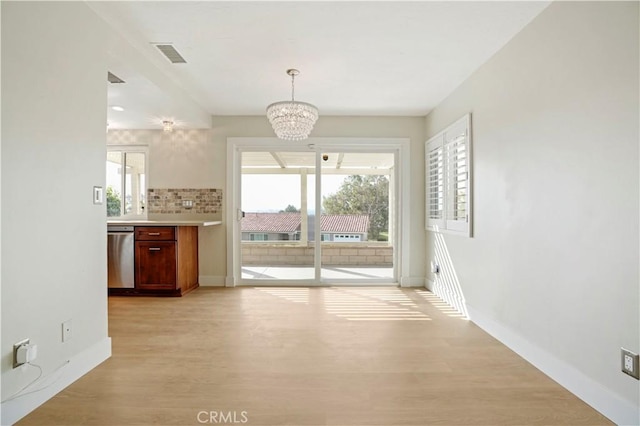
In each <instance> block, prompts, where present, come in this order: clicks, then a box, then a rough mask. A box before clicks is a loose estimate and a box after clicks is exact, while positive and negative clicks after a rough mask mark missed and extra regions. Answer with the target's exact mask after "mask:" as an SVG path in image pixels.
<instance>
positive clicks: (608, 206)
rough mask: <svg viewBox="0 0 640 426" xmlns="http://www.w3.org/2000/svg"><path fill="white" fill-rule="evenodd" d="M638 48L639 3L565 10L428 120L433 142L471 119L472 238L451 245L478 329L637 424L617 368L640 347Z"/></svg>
mask: <svg viewBox="0 0 640 426" xmlns="http://www.w3.org/2000/svg"><path fill="white" fill-rule="evenodd" d="M638 48H639V46H638V3H637V2H624V3H623V2H619V3H618V2H584V3H583V2H556V3H553V4H552V5H551V6H549V7H548V8H547V9H546V10H545V11H543V12H542V13H541V14H540V15H539V16H538V17H537V18H536V19H535V20H534V21H533V22H532V23H531V24H530V25H529V26H527V27H526V28H525V29H524V30H523V31H522V32H521V33H520V34H518V35H517V36H516V37H515V38H514V39H513V40H512V41H511V42H510V43H508V44H507V45H506V46H505V48H503V49H502V50H501V51H500V52H499V53H497V54H496V55H495V56H494V57H493V58H492V59H491V60H490V61H488V62H487V63H486V64H485V65H483V66H482V67H481V68H480V69H479V70H478V71H477V72H476V73H475V74H474V75H472V77H470V78H469V79H468V80H467V81H466V82H465V83H464V84H463V85H461V86H460V87H459V88H458V89H457V90H456V91H454V93H452V94H451V95H450V96H449V97H448V98H447V99H446V100H445V101H444V102H443V103H442V104H441V105H440V106H438V107H437V108H436V109H435V110H434V111H433V112H431V113H430V114H429V115H428V116H427V118H426V136H427V137H430V136H431V135H433V134H435V133H437V132H438V131H440V130H441V129H443V128H444V127H445V126H446V125H448V124H449V123H451V122H453V121H454V120H455V119H457V118H459V117H461V116H462V115H463V114H465V113H467V112H471V113H472V115H473V117H472V122H473V124H472V128H473V144H474V145H473V150H474V165H475V172H474V179H475V181H474V190H475V195H474V197H473V201H474V207H475V212H474V218H473V219H474V221H473V223H474V230H475V231H474V237H473V238H471V239H466V238H460V237H455V236H449V235H444V236H443V241H444V244H445V245H446V249H448V252H449V255H450V257H451V264H452V267H453V268H454V269H455V272H456V273H457V277H458V279H459V286H460V289H461V291H462V293H463V294H464V297H465V299H466V302H467V307H468V308H469V313H470V315H471V318H472V320H474V321H475V322H476V323H478V324H479V325H481V326H482V327H484V328H486V329H487V330H488V331H490V332H492V333H493V334H495V335H496V336H497V337H498V338H500V339H501V340H503V341H504V342H505V343H507V344H508V345H510V346H512V347H513V348H514V349H515V350H516V351H518V352H520V353H521V354H522V355H524V356H525V357H526V358H528V359H529V360H531V361H532V362H533V363H534V364H536V365H537V366H538V367H539V368H541V369H542V370H543V371H546V372H547V373H548V374H550V375H551V376H552V377H553V378H554V379H556V380H557V381H559V382H560V383H561V384H563V385H565V386H566V387H568V388H569V389H570V390H572V391H573V392H574V393H576V394H577V395H578V396H580V397H582V398H583V399H585V400H586V401H587V402H588V403H590V404H591V405H593V406H594V407H595V408H597V409H598V410H600V411H601V412H602V413H603V414H605V415H607V416H609V417H610V418H611V419H612V420H614V421H616V422H618V423H623V424H638V423H639V422H640V419H639V418H638V401H639V382H638V381H636V380H635V379H633V378H630V377H628V376H626V375H624V374H623V373H621V372H620V347H621V346H624V347H626V348H628V349H630V350H633V351H635V352H638V350H640V328H639V321H640V311H639V287H638V283H639V274H638V259H639V248H638V232H639V226H638V218H639V209H638V198H639V197H638V190H639V183H638V182H639V177H638V170H639V167H638V159H639V158H638V140H639V131H638V114H639V108H638V90H639V85H638V60H639V58H638ZM440 238H442V237H440ZM436 243H437V241H436V240H435V239H434V235H433V234H431V233H427V251H428V256H427V261H430V260H431V259H432V258H434V256H435V253H436V252H438V251H439V252H440V253H443V250H442V249H437V248H436ZM445 251H446V250H445ZM442 255H443V254H441V255H440V256H442ZM428 278H429V279H430V280H432V281H433V280H435V283H434V284H432V285H435V286H436V287H438V285H437V284H438V280H440V281H442V280H443V277H442V275H441V276H440V277H438V278H436V277H434V276H433V275H432V274H430V275H429V276H428ZM441 284H442V283H441ZM441 291H443V289H442V288H441Z"/></svg>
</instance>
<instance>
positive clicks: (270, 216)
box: [241, 213, 301, 233]
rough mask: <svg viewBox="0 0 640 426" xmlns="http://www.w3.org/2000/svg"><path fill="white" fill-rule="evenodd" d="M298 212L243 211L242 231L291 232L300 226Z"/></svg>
mask: <svg viewBox="0 0 640 426" xmlns="http://www.w3.org/2000/svg"><path fill="white" fill-rule="evenodd" d="M300 221H301V220H300V213H245V215H244V218H243V219H242V222H241V227H242V231H257V232H283V233H291V232H295V231H296V230H297V229H298V228H300Z"/></svg>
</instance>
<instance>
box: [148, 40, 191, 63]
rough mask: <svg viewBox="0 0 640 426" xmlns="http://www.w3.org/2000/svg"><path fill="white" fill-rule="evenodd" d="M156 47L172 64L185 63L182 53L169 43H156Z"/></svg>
mask: <svg viewBox="0 0 640 426" xmlns="http://www.w3.org/2000/svg"><path fill="white" fill-rule="evenodd" d="M156 47H157V48H158V49H160V51H161V52H162V53H163V54H164V56H166V57H167V59H169V60H170V61H171V62H172V63H174V64H186V63H187V61H185V60H184V58H183V57H182V55H180V54H179V53H178V51H177V50H176V49H175V47H173V46H172V45H170V44H156Z"/></svg>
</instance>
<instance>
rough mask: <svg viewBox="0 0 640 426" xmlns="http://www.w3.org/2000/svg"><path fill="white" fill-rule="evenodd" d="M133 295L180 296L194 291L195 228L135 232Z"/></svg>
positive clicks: (195, 276) (167, 227)
mask: <svg viewBox="0 0 640 426" xmlns="http://www.w3.org/2000/svg"><path fill="white" fill-rule="evenodd" d="M135 239H136V241H135V245H136V247H135V248H136V250H135V251H136V254H135V264H136V268H135V269H136V286H135V288H136V291H137V292H139V293H143V294H150V293H156V294H161V295H172V296H182V295H183V294H185V293H188V292H189V291H191V290H193V289H195V288H197V287H198V227H196V226H177V227H176V226H153V227H146V226H145V227H143V226H137V227H136V228H135Z"/></svg>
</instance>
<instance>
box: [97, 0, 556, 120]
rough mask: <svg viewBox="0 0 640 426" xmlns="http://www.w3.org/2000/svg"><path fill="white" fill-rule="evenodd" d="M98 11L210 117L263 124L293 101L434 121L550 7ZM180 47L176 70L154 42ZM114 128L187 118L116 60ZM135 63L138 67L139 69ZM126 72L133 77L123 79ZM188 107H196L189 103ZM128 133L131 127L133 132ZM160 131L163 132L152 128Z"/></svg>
mask: <svg viewBox="0 0 640 426" xmlns="http://www.w3.org/2000/svg"><path fill="white" fill-rule="evenodd" d="M89 4H91V5H92V7H93V8H94V10H96V12H97V13H98V14H99V15H101V16H102V17H103V18H104V19H105V20H106V21H107V22H109V23H110V24H111V25H112V26H113V27H114V28H115V29H116V30H117V32H118V33H119V34H120V35H122V37H124V38H125V39H126V40H127V41H128V42H129V43H131V44H132V45H133V46H134V47H135V48H136V49H137V52H138V53H139V55H140V57H141V58H145V60H147V61H149V62H152V63H153V64H154V66H155V67H157V68H158V69H159V71H161V73H162V74H163V75H164V76H165V77H166V81H170V82H171V83H172V84H174V85H176V86H178V87H179V88H180V89H181V90H182V91H183V92H184V95H185V96H186V97H188V98H190V100H192V101H193V102H194V104H197V105H198V106H199V107H200V108H202V110H203V111H204V112H206V113H207V114H214V115H263V114H264V112H265V108H266V106H267V105H268V104H270V103H272V102H275V101H279V100H285V99H288V98H290V95H291V93H290V84H291V82H290V78H289V77H288V76H287V75H286V74H285V70H286V69H287V68H297V69H299V70H300V72H301V74H300V76H299V77H298V78H296V99H297V100H300V101H305V102H309V103H313V104H314V105H316V106H317V107H318V109H319V110H320V114H321V117H322V115H402V116H423V115H426V114H427V113H428V112H429V111H430V110H431V109H433V108H434V107H435V106H436V105H437V104H438V103H439V102H441V101H442V100H443V99H444V98H445V97H446V96H447V95H448V94H450V93H451V92H452V91H453V90H454V89H455V88H456V87H457V86H459V85H460V84H461V83H462V82H463V81H464V80H465V79H466V78H467V77H469V76H470V75H471V74H472V73H473V72H474V71H475V70H476V69H478V67H480V66H481V65H482V64H483V63H484V62H486V61H487V60H488V59H489V58H490V57H491V56H492V55H493V54H494V53H496V52H497V51H498V50H499V49H500V48H501V47H502V46H504V45H505V44H506V43H507V42H508V41H509V40H510V39H511V38H512V37H513V36H514V35H515V34H516V33H517V32H519V31H520V30H521V29H522V28H523V27H524V26H525V25H526V24H528V23H529V22H530V21H531V20H532V19H533V18H534V17H535V16H536V15H537V14H538V13H540V12H541V11H542V10H543V9H544V8H545V7H546V6H547V5H548V4H549V3H548V2H524V1H509V2H435V1H434V2H391V1H389V2H383V1H374V2H369V1H357V2H345V1H334V2H307V1H298V2H271V1H261V2H243V1H236V2H217V1H205V2H189V1H180V2H170V1H161V2H150V1H125V2H99V3H95V2H89ZM156 42H163V43H171V44H173V46H174V47H175V48H176V49H177V50H178V51H179V52H180V53H181V54H182V56H183V57H184V58H185V59H186V60H187V64H171V63H170V62H169V61H168V60H167V59H166V58H165V57H164V56H162V54H161V53H160V52H159V51H158V50H157V49H156V48H155V46H154V45H153V44H152V43H156ZM111 53H112V56H113V61H114V62H113V65H112V69H111V71H112V72H114V73H116V75H119V74H118V70H121V72H123V73H124V74H126V75H119V76H120V77H121V78H123V79H124V80H125V81H127V83H126V84H124V85H109V103H110V104H113V103H117V104H121V105H123V106H125V108H126V107H127V106H131V107H130V108H128V110H131V111H132V112H134V111H135V114H133V113H132V114H131V117H128V118H127V114H126V113H127V111H125V113H118V114H114V112H113V111H111V110H109V120H110V121H112V122H118V124H116V125H115V126H114V127H116V128H117V127H120V128H123V127H129V128H154V126H157V127H156V128H159V122H160V121H162V118H163V117H173V118H175V119H176V120H182V121H183V122H184V123H185V126H189V125H191V126H193V125H196V124H201V123H197V121H198V120H190V118H189V117H181V111H180V110H179V109H177V110H172V109H171V108H172V107H175V108H179V107H178V105H179V104H180V103H179V102H178V103H176V105H175V106H174V105H172V98H173V96H174V95H175V90H172V91H170V93H171V94H172V95H171V96H169V95H167V94H166V92H165V90H164V87H163V84H162V83H159V81H160V80H158V79H157V78H156V79H155V80H154V83H151V82H150V81H148V80H146V81H145V78H146V76H144V75H143V76H140V75H137V74H136V71H137V70H136V67H135V66H134V65H135V64H131V63H126V62H127V61H123V59H122V58H118V54H117V52H111ZM129 62H131V61H130V60H129ZM123 70H124V71H123ZM182 103H184V102H182ZM124 123H126V125H124ZM151 123H156V124H151Z"/></svg>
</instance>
